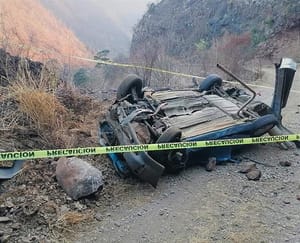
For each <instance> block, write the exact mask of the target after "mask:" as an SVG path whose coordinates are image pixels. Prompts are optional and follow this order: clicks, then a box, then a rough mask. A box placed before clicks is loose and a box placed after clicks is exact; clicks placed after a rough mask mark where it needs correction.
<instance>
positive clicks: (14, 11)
mask: <svg viewBox="0 0 300 243" xmlns="http://www.w3.org/2000/svg"><path fill="white" fill-rule="evenodd" d="M0 16H1V21H0V23H1V25H0V28H1V31H0V46H1V47H2V48H4V49H6V50H7V51H9V52H10V53H11V54H13V55H21V56H26V57H29V58H31V59H32V60H39V61H45V60H48V59H52V58H54V59H57V60H59V61H60V62H61V63H73V61H72V60H71V59H70V56H72V55H77V56H87V55H88V53H89V51H88V50H87V48H86V47H85V45H84V44H83V43H82V42H80V41H79V40H78V38H77V37H76V36H75V35H74V33H73V32H72V31H70V30H69V29H68V28H67V27H66V26H65V25H64V24H63V23H62V22H60V21H59V20H57V19H56V18H55V16H54V15H53V14H51V13H50V12H49V11H48V10H47V9H45V8H44V7H43V5H41V4H40V2H39V1H38V0H9V1H7V0H0Z"/></svg>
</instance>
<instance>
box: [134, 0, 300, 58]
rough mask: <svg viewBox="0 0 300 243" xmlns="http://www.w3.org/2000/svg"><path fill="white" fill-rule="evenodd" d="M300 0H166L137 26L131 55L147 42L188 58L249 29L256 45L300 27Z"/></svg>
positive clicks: (150, 9) (155, 7)
mask: <svg viewBox="0 0 300 243" xmlns="http://www.w3.org/2000/svg"><path fill="white" fill-rule="evenodd" d="M299 13H300V1H299V0H260V1H256V0H226V1H224V0H162V1H161V2H160V3H158V4H152V5H151V7H150V8H149V10H148V12H147V13H146V14H145V15H144V17H143V19H142V20H141V21H140V22H139V24H138V25H137V27H136V28H135V32H134V36H133V40H132V45H131V54H132V55H136V53H138V52H139V49H140V47H141V46H143V45H145V42H147V43H150V45H152V46H160V48H161V49H163V50H165V51H166V53H167V54H168V55H171V56H175V57H188V56H190V55H192V54H193V53H195V52H196V51H197V50H199V49H205V48H207V47H210V46H211V45H212V44H213V43H212V40H216V39H218V38H219V37H221V36H223V35H224V33H229V34H237V35H240V34H242V33H245V32H247V33H248V34H249V35H250V38H251V43H252V47H256V46H258V45H259V44H260V43H262V42H264V41H265V40H266V39H268V38H269V37H271V36H274V35H275V34H276V33H279V32H281V31H284V30H286V29H290V28H299V27H300V15H299Z"/></svg>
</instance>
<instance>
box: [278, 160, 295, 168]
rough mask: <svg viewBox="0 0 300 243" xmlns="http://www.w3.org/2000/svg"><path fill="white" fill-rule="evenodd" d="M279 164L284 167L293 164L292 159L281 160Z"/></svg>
mask: <svg viewBox="0 0 300 243" xmlns="http://www.w3.org/2000/svg"><path fill="white" fill-rule="evenodd" d="M279 164H280V165H281V166H284V167H288V166H291V165H292V163H291V162H290V161H280V162H279Z"/></svg>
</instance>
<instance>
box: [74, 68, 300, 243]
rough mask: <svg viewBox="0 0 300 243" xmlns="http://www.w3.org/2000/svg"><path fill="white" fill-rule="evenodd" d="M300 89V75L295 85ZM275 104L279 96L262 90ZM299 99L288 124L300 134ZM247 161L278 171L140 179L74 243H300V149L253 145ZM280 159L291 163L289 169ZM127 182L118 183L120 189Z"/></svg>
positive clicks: (269, 73) (228, 169)
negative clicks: (154, 181)
mask: <svg viewBox="0 0 300 243" xmlns="http://www.w3.org/2000/svg"><path fill="white" fill-rule="evenodd" d="M264 72H265V76H264V77H263V80H264V82H258V84H263V85H272V81H273V80H274V75H273V72H274V69H273V67H270V68H269V67H267V68H265V69H264ZM293 88H294V89H296V90H300V72H298V74H297V77H296V78H295V81H294V86H293ZM257 90H258V91H260V92H261V94H262V97H263V98H264V97H266V98H268V99H270V97H271V93H272V90H270V89H262V88H257ZM298 96H299V94H296V93H291V95H290V100H289V103H288V107H287V108H286V109H285V111H284V116H285V119H284V122H285V124H286V125H287V126H288V127H289V128H291V129H292V130H294V131H295V132H299V131H300V114H299V109H300V107H299V105H300V101H299V98H298ZM237 156H247V157H250V158H252V159H255V160H257V161H260V162H263V163H266V164H269V165H271V166H273V167H267V166H264V165H257V167H258V168H259V169H260V170H261V171H262V178H261V180H260V181H257V182H253V181H248V179H247V178H246V177H245V175H243V174H240V173H238V170H239V169H240V167H241V166H242V165H241V164H227V165H222V166H218V167H217V169H216V171H213V172H211V173H209V172H206V171H205V170H204V169H203V168H202V167H193V168H189V169H187V170H186V171H184V172H182V173H181V174H180V175H178V176H165V177H163V178H162V179H161V181H160V182H159V185H158V188H157V189H153V188H152V187H151V186H148V185H146V184H142V183H141V182H138V181H134V182H133V183H132V185H128V181H123V183H125V182H126V183H127V186H126V189H125V190H122V192H121V193H120V194H119V195H118V196H116V198H115V200H116V201H115V200H114V201H113V202H111V203H110V204H108V205H107V206H106V207H105V209H104V208H103V207H99V211H98V212H97V215H96V218H97V219H98V221H97V222H95V223H92V224H89V225H85V226H84V227H83V228H80V230H79V232H78V233H76V234H75V235H74V234H73V235H72V236H69V239H70V240H72V241H73V240H74V241H75V242H300V201H299V199H297V197H299V196H300V177H299V173H300V151H299V150H298V149H291V150H288V151H285V150H282V149H280V148H279V146H278V145H276V144H272V145H257V146H248V147H246V148H245V149H244V151H241V152H240V153H239V154H237ZM244 161H246V160H244ZM280 161H290V162H291V164H292V165H291V166H290V167H282V166H280V165H279V162H280ZM121 183H122V181H121V182H119V185H120V186H121Z"/></svg>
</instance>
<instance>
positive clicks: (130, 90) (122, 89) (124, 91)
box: [117, 74, 143, 102]
mask: <svg viewBox="0 0 300 243" xmlns="http://www.w3.org/2000/svg"><path fill="white" fill-rule="evenodd" d="M142 87H143V81H142V79H141V78H140V77H138V76H137V75H134V74H131V75H129V76H127V78H125V79H124V80H123V82H122V83H121V84H120V86H119V88H118V90H117V99H118V100H120V99H122V98H124V97H126V96H127V95H129V94H131V96H129V97H128V99H127V100H128V101H130V102H133V101H134V100H135V99H136V98H142V97H143V92H142ZM134 91H135V92H134ZM134 93H135V94H134ZM135 96H137V97H135Z"/></svg>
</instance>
